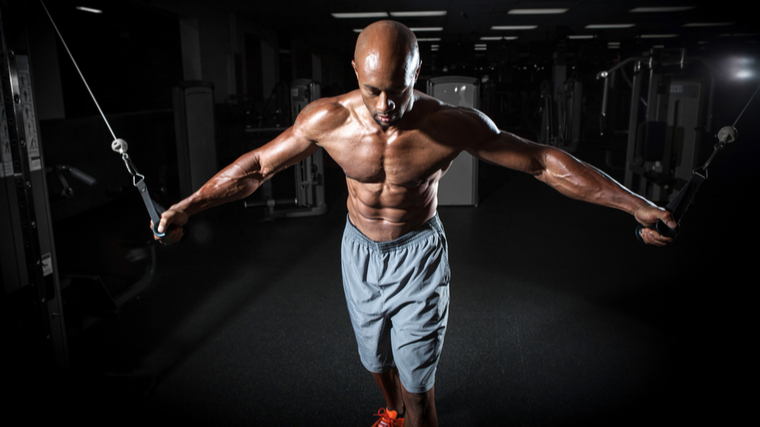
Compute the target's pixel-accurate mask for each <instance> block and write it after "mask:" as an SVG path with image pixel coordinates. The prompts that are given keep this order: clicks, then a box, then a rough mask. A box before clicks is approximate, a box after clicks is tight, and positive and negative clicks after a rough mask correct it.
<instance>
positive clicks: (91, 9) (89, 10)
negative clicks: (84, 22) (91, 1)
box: [76, 6, 103, 13]
mask: <svg viewBox="0 0 760 427" xmlns="http://www.w3.org/2000/svg"><path fill="white" fill-rule="evenodd" d="M76 9H77V10H81V11H82V12H90V13H103V11H102V10H100V9H94V8H91V7H86V6H77V7H76Z"/></svg>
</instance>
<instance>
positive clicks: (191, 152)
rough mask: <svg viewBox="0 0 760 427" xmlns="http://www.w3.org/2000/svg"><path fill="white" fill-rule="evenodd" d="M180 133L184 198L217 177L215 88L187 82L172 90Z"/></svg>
mask: <svg viewBox="0 0 760 427" xmlns="http://www.w3.org/2000/svg"><path fill="white" fill-rule="evenodd" d="M172 94H173V98H174V128H175V130H176V134H177V161H178V166H179V191H180V197H181V198H185V197H188V196H190V195H191V194H193V193H194V192H195V191H196V190H198V189H199V188H201V187H202V186H203V184H205V183H206V182H207V181H208V180H209V179H211V178H212V177H213V176H214V175H216V173H217V171H218V170H219V165H218V164H217V161H216V135H215V130H214V85H213V84H212V83H209V82H201V81H186V82H181V83H177V84H175V85H174V87H173V88H172Z"/></svg>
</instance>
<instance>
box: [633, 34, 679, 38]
mask: <svg viewBox="0 0 760 427" xmlns="http://www.w3.org/2000/svg"><path fill="white" fill-rule="evenodd" d="M673 37H678V34H642V35H641V38H642V39H669V38H673Z"/></svg>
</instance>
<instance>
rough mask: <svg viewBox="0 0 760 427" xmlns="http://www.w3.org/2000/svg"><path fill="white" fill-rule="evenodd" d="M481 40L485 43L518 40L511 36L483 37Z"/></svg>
mask: <svg viewBox="0 0 760 427" xmlns="http://www.w3.org/2000/svg"><path fill="white" fill-rule="evenodd" d="M480 40H483V41H489V40H490V41H497V40H517V37H516V36H509V37H501V36H485V37H481V38H480Z"/></svg>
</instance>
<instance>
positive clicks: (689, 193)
mask: <svg viewBox="0 0 760 427" xmlns="http://www.w3.org/2000/svg"><path fill="white" fill-rule="evenodd" d="M758 90H760V86H758V87H757V89H755V92H754V93H753V94H752V96H751V97H750V98H749V101H747V104H746V105H745V106H744V108H743V109H742V111H741V113H739V116H738V117H737V118H736V120H735V121H734V124H733V125H731V126H724V127H723V128H721V129H720V130H719V131H718V134H717V135H716V137H717V138H718V143H717V144H715V146H714V147H713V152H712V154H711V155H710V157H709V158H708V159H707V161H706V162H705V163H704V164H703V165H702V166H701V167H698V168H696V169H694V170H693V171H692V177H691V179H690V180H689V182H688V183H687V184H686V186H685V187H684V188H683V189H682V190H681V191H680V192H679V193H678V195H677V196H676V197H675V198H674V199H673V200H672V201H671V202H670V203H668V205H667V206H666V207H665V209H666V210H668V211H669V212H671V213H672V214H673V218H674V219H675V221H676V224H680V222H681V218H683V215H684V213H686V209H688V208H689V205H691V202H692V200H694V196H695V195H696V194H697V191H698V190H699V187H700V185H702V183H703V182H704V181H705V180H707V168H708V167H709V166H710V163H712V161H713V159H715V156H716V155H717V154H718V153H719V152H720V151H721V150H723V148H725V147H726V145H727V144H730V143H732V142H734V141H735V140H736V138H737V136H738V131H737V130H736V127H735V126H736V123H738V122H739V119H740V118H741V117H742V115H743V114H744V112H745V111H746V110H747V107H749V104H750V103H752V100H753V99H755V95H757V92H758ZM642 229H643V227H638V228H637V229H636V238H638V239H639V241H643V240H642V238H641V230H642ZM655 229H656V230H657V232H658V233H660V234H661V235H663V236H666V237H675V236H676V235H677V233H678V226H676V228H670V227H668V226H667V225H666V224H665V223H664V222H662V221H659V220H658V221H657V224H656V225H655Z"/></svg>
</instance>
